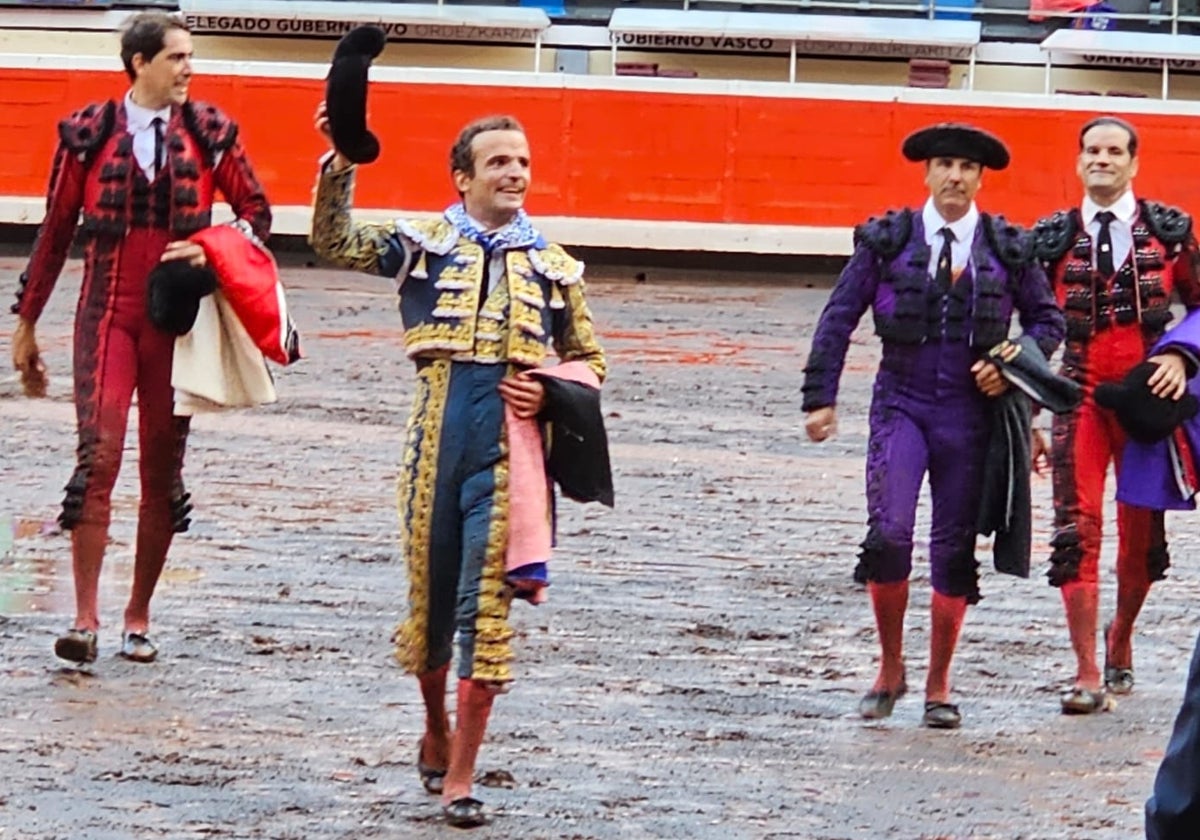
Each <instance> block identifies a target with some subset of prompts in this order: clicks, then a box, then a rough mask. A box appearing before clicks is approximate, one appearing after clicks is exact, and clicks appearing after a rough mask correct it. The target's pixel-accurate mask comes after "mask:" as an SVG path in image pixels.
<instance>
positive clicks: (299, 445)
mask: <svg viewBox="0 0 1200 840" xmlns="http://www.w3.org/2000/svg"><path fill="white" fill-rule="evenodd" d="M20 268H21V262H20V261H19V260H17V259H4V260H2V261H0V271H2V272H3V275H4V276H6V277H8V278H13V281H12V282H9V281H6V282H5V284H4V286H3V289H2V290H0V291H3V293H4V295H5V297H7V296H8V295H10V294H11V292H12V291H13V283H14V282H15V278H16V276H17V273H18V272H19V270H20ZM79 273H80V269H79V264H78V263H77V262H74V261H73V262H71V263H69V264H68V271H67V274H66V275H65V276H64V279H63V280H62V282H61V284H60V288H59V289H58V291H57V293H56V295H55V297H54V299H53V301H52V304H51V307H50V309H49V310H48V311H47V312H46V315H45V317H44V318H43V320H42V322H41V325H40V327H39V336H40V338H41V341H42V344H43V349H44V351H45V355H46V357H47V360H48V362H49V365H50V367H51V374H52V377H53V379H52V382H51V393H50V398H49V399H46V400H38V401H32V400H27V399H24V398H23V397H20V396H18V389H17V384H16V381H15V379H14V378H13V377H11V376H10V375H9V373H7V372H5V373H3V374H0V432H2V442H3V458H2V459H0V674H2V675H3V677H2V679H0V779H2V780H3V782H2V784H0V838H2V840H52V838H53V839H54V840H57V839H58V838H72V840H141V838H172V840H174V838H255V839H256V840H257V838H270V840H285V838H304V839H305V840H333V838H415V839H417V840H420V838H432V837H445V836H457V832H456V830H454V829H451V828H449V827H447V826H445V825H444V823H443V822H442V820H441V817H440V815H439V807H438V805H437V802H436V800H435V799H433V798H431V797H428V796H427V795H426V794H425V793H424V792H423V791H422V789H421V787H420V785H419V783H418V781H417V776H416V772H415V769H414V767H413V759H414V756H415V753H416V745H417V738H418V735H419V733H420V731H421V727H422V713H421V707H420V703H419V700H418V695H417V692H416V689H415V684H414V683H413V681H411V680H410V679H407V678H405V677H404V676H403V675H402V674H401V673H400V671H399V670H398V668H397V667H396V666H395V665H394V663H393V661H392V659H391V657H390V648H389V643H388V638H389V634H390V632H391V629H392V627H393V625H394V624H395V622H396V620H397V618H398V616H399V614H400V611H401V609H402V602H403V595H404V581H403V570H402V567H401V564H400V562H399V557H398V549H397V544H396V533H397V528H396V521H395V518H396V514H395V504H394V482H395V474H396V468H397V462H398V459H399V454H400V453H399V447H400V440H401V428H402V424H403V422H404V418H405V415H406V412H407V408H408V400H409V395H410V389H411V384H412V371H411V363H409V362H407V361H405V359H404V358H403V356H402V353H401V351H400V350H399V342H400V329H399V324H398V315H397V313H396V311H395V309H396V307H395V302H394V295H393V293H392V291H391V289H390V285H389V284H388V283H387V282H386V281H381V280H377V279H373V278H369V277H361V276H356V275H351V274H346V273H342V272H335V271H325V270H314V269H309V268H305V267H295V268H288V269H287V270H286V271H285V279H286V281H287V284H288V286H289V288H290V303H291V306H292V308H293V312H294V314H295V317H296V320H297V322H298V323H299V325H300V327H301V330H302V332H303V334H304V337H305V349H306V352H307V356H308V357H307V358H306V359H305V360H304V361H303V362H301V363H300V364H298V365H295V366H294V367H292V368H290V369H287V370H282V371H279V372H278V387H279V392H280V397H281V398H280V401H279V403H278V404H277V405H274V406H271V407H269V408H265V409H261V410H256V411H252V412H238V413H231V414H226V415H220V416H205V417H202V418H199V419H198V420H197V422H196V423H195V425H194V426H193V433H192V437H191V446H190V450H189V458H188V465H187V477H188V483H189V489H190V490H191V491H192V493H193V495H194V501H195V502H196V511H195V513H194V514H193V520H194V522H193V526H192V531H191V532H190V533H189V534H187V535H185V536H183V537H181V538H179V539H177V541H176V543H175V547H174V548H173V550H172V554H171V558H170V561H169V565H168V569H167V571H166V573H165V576H164V579H163V582H162V585H161V587H160V590H159V593H158V596H157V598H156V601H155V606H156V613H155V619H156V620H155V627H154V629H155V635H156V639H157V640H158V642H159V644H160V646H161V648H162V656H161V658H160V661H159V662H157V663H156V664H153V665H149V666H143V665H134V664H131V663H128V662H125V661H123V660H121V659H119V658H117V657H116V656H115V655H114V654H115V650H116V647H117V644H118V641H119V632H120V615H121V609H122V607H123V603H124V597H125V594H126V592H127V587H128V580H129V574H130V564H131V552H132V548H131V541H132V536H133V522H134V519H135V514H136V498H137V490H136V470H135V469H134V467H133V463H134V449H133V443H134V440H135V434H131V435H130V436H129V439H128V445H129V446H130V450H129V452H128V453H127V458H128V460H127V466H126V468H125V470H124V471H123V474H122V476H121V480H120V482H119V484H118V487H117V493H116V496H115V513H114V527H113V531H112V544H111V548H110V553H109V560H108V562H107V565H106V567H105V573H104V578H103V581H102V592H101V595H102V607H103V617H104V621H105V628H104V629H103V630H102V632H101V637H100V641H101V655H100V660H99V661H98V662H97V663H96V664H95V666H94V667H92V668H90V669H89V670H87V671H77V670H73V669H67V668H63V667H61V663H59V662H57V661H56V660H55V659H54V657H53V655H52V653H51V646H52V642H53V639H54V637H55V635H56V634H57V633H58V632H59V631H61V630H62V629H64V628H66V627H67V626H68V624H69V623H70V620H71V613H72V597H71V583H70V560H69V544H68V540H67V538H66V537H65V536H64V535H63V534H62V533H60V532H58V531H57V530H56V528H55V527H54V524H53V522H54V517H55V515H56V513H57V509H58V503H59V500H60V493H61V489H60V488H61V487H62V485H63V484H64V482H65V480H66V478H67V476H68V474H69V472H70V468H71V465H72V458H73V451H74V412H73V408H72V404H71V401H70V379H69V371H70V366H69V365H70V360H69V355H70V342H69V324H70V320H71V312H72V310H73V306H74V300H75V296H76V294H77V290H78V285H79ZM826 294H827V292H826V291H824V290H821V289H804V288H798V287H796V286H789V285H769V284H758V285H754V284H744V283H737V284H733V283H693V282H670V283H662V282H655V281H654V280H653V279H652V280H651V281H650V282H648V283H634V282H632V281H626V280H623V279H619V278H616V279H604V278H599V279H594V280H593V282H592V285H591V287H590V298H591V301H592V307H593V309H594V312H595V315H596V319H597V322H598V324H599V327H600V333H601V336H602V338H603V339H604V342H605V344H606V347H607V349H608V351H609V353H610V357H611V363H612V376H611V380H610V383H609V385H608V387H607V389H606V391H605V397H604V399H605V410H606V414H607V422H608V430H609V435H610V439H611V443H612V451H613V457H614V469H615V473H616V481H617V490H618V505H617V508H616V510H615V511H609V510H607V509H603V508H600V507H598V506H586V507H582V506H579V505H575V504H572V503H564V504H563V505H562V506H561V508H560V514H561V519H560V528H559V537H560V547H559V550H558V552H557V555H556V559H555V561H554V563H553V565H552V574H553V587H552V589H551V597H550V601H549V603H548V604H546V605H544V606H540V607H536V608H534V607H529V606H528V605H525V604H518V605H517V606H516V607H515V608H514V621H515V626H516V628H517V630H518V638H517V639H516V650H517V655H518V660H517V662H516V669H517V675H518V682H517V683H516V685H515V686H514V689H513V691H512V692H511V693H510V694H509V695H508V696H506V697H503V698H501V700H500V701H499V703H498V706H497V712H496V714H495V716H494V718H493V721H494V722H493V726H492V729H491V732H490V736H489V739H488V741H487V742H486V744H485V746H484V750H483V753H482V756H481V762H480V772H481V786H480V787H479V788H478V794H479V795H480V796H481V797H482V798H483V799H485V800H486V801H487V803H488V805H489V807H490V809H491V814H492V823H491V825H490V826H489V827H486V828H483V829H479V830H477V831H476V832H475V835H474V836H477V837H494V838H577V839H578V840H583V838H606V839H607V838H622V840H626V839H627V838H694V839H695V840H700V838H719V839H720V840H727V838H804V840H851V838H853V839H854V840H857V839H858V838H902V839H903V840H910V839H913V838H927V840H933V838H955V839H956V840H957V838H1005V840H1008V839H1009V838H1012V839H1013V840H1015V838H1039V839H1040V838H1101V839H1102V840H1128V839H1129V838H1135V837H1138V836H1140V833H1141V826H1142V807H1143V802H1144V800H1145V798H1146V796H1147V794H1148V793H1149V790H1150V787H1151V782H1152V779H1153V775H1154V771H1155V768H1156V766H1157V763H1158V760H1159V759H1160V757H1161V755H1162V750H1163V747H1164V746H1165V743H1166V739H1167V736H1168V734H1169V732H1170V726H1171V723H1172V721H1173V719H1174V714H1175V711H1176V708H1177V705H1178V702H1179V699H1180V697H1181V695H1182V687H1183V681H1184V677H1185V675H1186V669H1187V663H1188V659H1189V656H1190V651H1191V647H1192V643H1193V640H1194V638H1195V634H1196V630H1197V625H1198V624H1200V608H1198V607H1197V604H1198V603H1200V570H1198V569H1197V564H1196V562H1195V560H1196V558H1197V557H1198V556H1200V553H1198V552H1197V542H1198V540H1197V534H1198V533H1200V517H1198V516H1195V515H1188V514H1179V515H1173V516H1171V517H1170V518H1169V519H1168V528H1169V531H1170V538H1171V549H1172V555H1173V559H1174V563H1175V565H1174V566H1173V568H1172V570H1171V576H1170V581H1169V582H1168V583H1167V584H1164V585H1161V586H1159V587H1157V588H1156V589H1155V591H1154V592H1153V593H1152V595H1151V598H1150V602H1149V604H1148V606H1147V608H1146V610H1145V612H1144V615H1143V620H1142V622H1141V624H1140V628H1139V635H1138V637H1137V639H1136V666H1137V680H1138V681H1137V689H1136V693H1135V694H1133V695H1132V696H1131V697H1128V698H1124V699H1122V701H1121V703H1120V705H1119V707H1118V708H1117V710H1116V711H1115V712H1113V713H1111V714H1105V715H1100V716H1094V717H1090V718H1088V717H1084V718H1065V717H1063V716H1062V715H1060V714H1059V710H1058V700H1057V696H1058V693H1059V691H1060V690H1061V688H1062V687H1063V686H1064V685H1065V684H1066V683H1067V682H1068V681H1069V679H1070V677H1071V675H1072V673H1073V665H1072V664H1071V656H1070V649H1069V645H1068V642H1067V637H1066V632H1065V629H1064V626H1063V621H1062V617H1061V607H1060V602H1059V599H1058V594H1057V592H1056V591H1055V590H1053V589H1051V588H1050V587H1049V586H1047V585H1046V584H1045V582H1044V578H1043V577H1042V572H1043V570H1044V568H1045V556H1046V551H1045V542H1046V540H1047V539H1048V538H1049V514H1048V511H1049V492H1050V488H1049V482H1048V481H1046V480H1040V481H1037V482H1035V489H1034V493H1035V497H1034V498H1035V507H1036V523H1035V524H1036V527H1037V531H1036V537H1035V539H1036V542H1037V544H1036V545H1035V576H1034V577H1033V578H1031V579H1030V580H1020V579H1015V578H1005V577H1001V576H998V575H996V574H995V573H994V572H992V571H991V570H990V568H989V567H988V566H989V563H990V560H989V554H988V551H987V549H988V548H989V546H988V545H987V544H986V543H981V545H980V558H981V560H983V561H984V565H985V569H984V578H983V582H982V585H983V591H984V596H985V597H984V601H983V602H982V604H980V605H979V607H977V608H975V609H973V610H972V611H971V612H970V614H969V616H968V620H967V625H966V628H965V631H964V634H963V639H962V644H961V647H960V651H959V656H958V659H957V661H956V668H955V683H956V698H957V700H958V701H959V702H960V703H961V705H962V709H963V714H964V718H965V720H964V725H963V728H962V729H961V730H959V731H956V732H935V731H929V730H925V729H922V728H921V727H920V725H919V722H920V715H921V696H920V695H921V692H920V691H919V690H917V691H915V692H914V693H912V694H910V695H909V696H908V697H906V698H904V699H903V700H901V702H900V703H899V704H898V706H897V709H896V714H895V715H894V717H892V718H891V719H890V720H888V721H886V722H884V723H880V724H868V723H865V722H863V721H861V720H859V719H858V718H857V717H856V715H855V706H856V703H857V700H858V698H859V696H860V695H861V694H862V692H863V691H865V690H866V689H867V688H868V687H869V684H870V682H871V680H872V678H873V676H874V668H875V654H876V647H875V641H874V630H873V625H872V619H871V614H870V611H869V609H868V604H867V600H866V596H865V594H864V592H863V591H862V590H861V588H859V587H857V586H856V585H855V584H854V583H853V582H852V580H851V569H852V567H853V563H854V555H855V552H856V547H857V544H858V542H859V541H860V540H861V538H862V536H863V531H864V527H863V522H864V516H865V514H864V510H863V498H862V490H861V487H862V478H861V473H862V464H863V454H864V449H865V442H866V420H865V417H866V409H867V400H868V395H869V383H870V375H871V372H872V370H873V366H874V363H875V361H876V359H877V357H878V346H877V343H876V342H875V340H874V339H873V338H871V337H870V335H869V330H868V329H865V328H864V329H861V330H860V331H859V333H858V334H857V335H856V339H855V342H854V344H853V346H852V350H851V355H850V359H849V363H848V365H847V371H846V374H845V377H844V380H843V388H842V396H841V401H840V403H841V404H840V419H841V430H840V434H839V435H838V437H837V438H836V439H834V440H833V441H831V442H829V443H827V444H824V445H815V444H811V443H809V442H807V440H806V439H805V437H804V433H803V419H802V416H801V414H800V410H799V402H800V400H799V388H800V367H801V365H802V363H803V360H804V358H805V355H806V353H807V349H808V343H809V340H810V338H811V335H812V331H813V327H814V325H815V321H816V317H817V315H818V313H819V309H820V306H821V304H822V302H823V300H824V297H825V296H826ZM868 320H869V319H868ZM11 325H12V321H11V320H5V321H4V322H3V326H2V328H0V352H2V355H3V367H4V370H5V371H7V366H8V338H9V335H10V334H11V333H10V331H11ZM1110 492H1111V491H1110ZM927 528H928V506H927V504H926V501H925V500H924V499H923V501H922V511H921V515H920V518H919V533H920V535H921V537H920V538H921V541H920V542H919V544H918V554H919V555H920V557H919V560H918V566H917V570H916V572H915V574H914V588H913V593H914V597H913V605H912V612H911V613H910V616H909V621H908V636H907V641H908V647H907V650H908V668H909V680H910V684H913V685H914V686H916V687H917V688H918V689H919V687H920V686H921V685H922V684H923V682H924V673H925V665H926V662H927V659H928V652H927V646H928V633H927V620H926V611H927V607H928V600H929V589H928V578H927V576H926V572H927V566H926V564H925V562H924V557H925V553H926V548H927V544H926V543H925V541H924V534H925V533H926V532H927ZM1112 563H1113V560H1112V552H1111V548H1110V549H1109V551H1108V553H1107V554H1106V557H1105V561H1104V568H1105V589H1104V593H1103V597H1104V610H1105V614H1109V613H1111V610H1112V606H1113V601H1114V597H1115V593H1114V591H1113V586H1114V583H1113V579H1112Z"/></svg>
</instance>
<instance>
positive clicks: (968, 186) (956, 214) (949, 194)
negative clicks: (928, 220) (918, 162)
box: [925, 157, 983, 222]
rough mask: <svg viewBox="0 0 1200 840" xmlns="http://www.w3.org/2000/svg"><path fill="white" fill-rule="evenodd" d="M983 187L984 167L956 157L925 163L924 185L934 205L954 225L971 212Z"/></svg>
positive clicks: (936, 158) (940, 158)
mask: <svg viewBox="0 0 1200 840" xmlns="http://www.w3.org/2000/svg"><path fill="white" fill-rule="evenodd" d="M982 184H983V166H982V165H981V164H979V163H978V162H976V161H973V160H968V159H967V158H959V157H935V158H932V159H930V160H929V161H928V162H926V164H925V186H927V187H929V195H930V196H932V197H933V206H934V207H936V208H937V211H938V213H939V214H941V217H942V218H943V219H945V220H946V221H947V222H957V221H958V220H959V219H961V218H962V217H963V216H965V215H967V211H968V210H970V209H971V202H972V201H974V200H975V193H977V192H979V187H980V186H981V185H982Z"/></svg>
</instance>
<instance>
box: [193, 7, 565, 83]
mask: <svg viewBox="0 0 1200 840" xmlns="http://www.w3.org/2000/svg"><path fill="white" fill-rule="evenodd" d="M179 11H180V12H182V13H183V14H184V15H186V16H187V17H188V19H189V20H192V19H195V18H210V19H217V18H222V17H230V18H243V19H245V18H250V19H254V20H255V21H257V22H259V25H261V26H266V27H268V29H267V31H265V32H263V33H262V34H294V35H301V34H304V33H305V30H304V27H303V26H302V25H296V24H297V23H303V22H305V21H307V22H311V23H312V24H314V25H317V24H319V25H321V26H322V27H323V28H322V33H323V34H327V33H326V29H328V28H329V27H337V26H341V27H343V28H344V29H346V30H347V31H349V29H350V28H352V27H354V26H358V25H362V24H374V25H376V26H379V27H380V28H382V29H383V30H384V31H385V32H388V33H389V35H391V34H392V33H393V32H396V31H401V32H403V31H411V30H418V31H419V30H420V29H422V28H424V29H427V30H430V31H436V32H437V33H438V34H439V35H441V36H444V35H445V33H448V32H449V33H453V32H455V31H459V32H461V33H462V35H463V36H464V38H469V39H470V40H479V39H480V38H486V37H487V36H488V33H493V34H494V36H495V37H497V38H511V36H512V34H513V33H514V32H518V33H525V34H526V36H527V37H529V38H531V40H532V41H533V72H535V73H540V72H541V69H542V38H543V36H544V35H545V32H546V30H547V29H549V28H550V18H549V16H547V14H546V12H545V10H544V9H542V8H537V7H532V8H531V7H527V6H469V5H468V6H458V5H453V6H452V5H445V4H442V3H436V4H434V3H389V2H346V0H179Z"/></svg>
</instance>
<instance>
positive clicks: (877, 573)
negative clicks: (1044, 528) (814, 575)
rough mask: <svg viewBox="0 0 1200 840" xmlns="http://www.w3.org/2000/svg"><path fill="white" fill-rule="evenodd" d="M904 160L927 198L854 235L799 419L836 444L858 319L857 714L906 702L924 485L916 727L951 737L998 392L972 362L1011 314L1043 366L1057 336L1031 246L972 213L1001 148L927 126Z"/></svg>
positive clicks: (967, 132) (961, 129) (817, 339)
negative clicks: (864, 353) (866, 650)
mask: <svg viewBox="0 0 1200 840" xmlns="http://www.w3.org/2000/svg"><path fill="white" fill-rule="evenodd" d="M902 152H903V154H904V156H905V157H906V158H907V159H908V160H910V161H913V162H924V164H925V184H926V186H927V187H928V188H929V199H928V200H927V201H926V202H925V205H924V206H923V207H922V208H920V209H918V210H911V209H904V210H900V211H892V212H889V213H887V214H886V215H884V216H883V217H879V218H873V219H871V220H869V221H867V222H866V223H865V224H863V225H860V226H859V227H858V228H857V229H856V230H855V237H854V241H855V248H854V255H853V257H852V258H851V260H850V262H849V264H848V265H847V266H846V268H845V270H844V271H843V272H842V274H841V277H839V278H838V282H837V286H836V287H835V288H834V290H833V293H832V294H831V295H830V298H829V302H828V303H827V304H826V306H825V310H824V312H823V313H822V314H821V319H820V322H819V323H818V325H817V332H816V335H815V336H814V337H813V343H812V352H811V354H810V355H809V358H808V363H807V365H806V367H805V371H804V373H805V379H804V388H803V393H804V402H803V410H804V411H805V412H806V413H807V415H808V417H807V420H806V428H807V432H808V436H809V437H810V438H811V439H812V440H814V441H823V440H825V439H826V438H828V437H829V436H830V435H831V434H833V433H834V431H835V430H836V427H837V414H836V404H837V388H838V380H839V378H840V376H841V372H842V366H843V364H844V361H845V356H846V349H847V346H848V344H849V341H850V335H851V333H852V332H853V331H854V329H855V327H856V326H857V325H858V322H859V320H860V319H861V318H862V316H863V314H864V313H865V312H866V310H867V309H868V308H870V309H872V311H873V315H874V319H875V332H876V334H877V335H878V336H879V337H880V338H881V339H882V340H883V357H882V361H881V364H880V369H879V373H878V375H877V377H876V379H875V388H874V396H873V399H872V404H871V413H870V428H871V431H870V441H869V444H868V450H867V470H866V472H867V482H866V483H867V512H868V520H867V536H866V539H865V540H864V541H863V543H862V551H861V553H860V554H859V563H858V568H857V569H856V570H855V579H856V580H858V581H860V582H865V583H866V584H867V588H868V591H869V593H870V596H871V602H872V605H873V608H874V611H875V623H876V627H877V629H878V632H879V642H880V647H881V652H882V656H881V661H880V668H879V674H878V676H877V677H876V679H875V683H874V685H873V686H872V688H871V690H870V691H869V692H868V693H867V694H866V695H865V696H864V697H863V698H862V700H861V702H860V703H859V712H860V714H861V715H862V716H863V717H864V718H866V719H879V718H885V717H887V716H889V715H890V714H891V713H892V708H893V706H894V705H895V702H896V700H897V699H898V698H899V697H901V696H902V695H903V694H904V693H905V692H906V691H907V684H906V679H905V669H904V658H903V628H904V614H905V611H906V610H907V607H908V578H909V574H910V572H911V570H912V551H913V528H914V522H915V518H916V507H917V497H918V494H919V491H920V487H921V482H922V480H923V478H924V476H925V474H926V473H928V474H929V483H930V489H931V494H932V499H933V527H932V531H931V534H930V577H931V579H932V585H933V602H932V627H931V633H930V665H929V675H928V678H927V680H926V683H925V714H924V717H923V723H924V725H925V726H929V727H932V728H939V729H953V728H956V727H958V726H959V724H960V723H961V720H962V718H961V714H960V712H959V709H958V707H957V706H956V705H954V704H953V703H951V702H950V663H951V660H952V658H953V656H954V649H955V646H956V645H957V643H958V635H959V631H960V630H961V628H962V623H963V619H964V617H965V615H966V609H967V605H968V604H972V603H976V602H977V601H978V600H979V580H978V566H979V564H978V563H977V562H976V560H975V534H976V520H977V517H978V513H979V500H980V495H981V489H982V476H983V468H984V457H985V454H986V449H987V440H988V434H989V416H990V412H989V399H990V398H993V397H997V396H999V395H1000V394H1002V393H1003V392H1004V391H1005V390H1006V389H1007V387H1008V385H1007V383H1006V381H1005V380H1004V379H1003V378H1002V376H1001V375H1000V372H999V370H998V369H997V368H996V366H995V365H994V364H992V363H991V362H988V361H985V355H986V353H987V352H988V350H990V349H991V348H992V347H994V346H995V345H997V344H999V343H1001V342H1003V341H1005V340H1006V339H1007V338H1008V334H1009V329H1010V325H1011V321H1012V316H1013V313H1014V311H1015V312H1016V313H1017V315H1018V317H1019V319H1020V323H1021V327H1022V329H1023V330H1024V331H1025V333H1026V334H1027V335H1029V336H1030V337H1031V338H1033V339H1034V340H1035V341H1036V342H1037V344H1038V346H1039V348H1040V349H1041V350H1042V352H1043V353H1044V354H1045V355H1046V356H1047V357H1049V356H1050V354H1051V353H1053V352H1054V350H1055V348H1056V347H1057V346H1058V344H1059V342H1061V341H1062V338H1063V334H1064V325H1063V316H1062V313H1061V312H1060V311H1059V309H1058V306H1057V305H1056V303H1055V300H1054V295H1053V293H1052V292H1051V290H1050V285H1049V283H1048V282H1047V280H1046V276H1045V274H1044V273H1043V271H1042V269H1041V268H1040V267H1039V266H1038V264H1037V263H1036V261H1035V260H1034V258H1033V250H1032V244H1033V243H1032V239H1031V238H1030V236H1029V235H1028V234H1027V233H1026V232H1025V231H1023V230H1021V229H1020V228H1018V227H1016V226H1014V225H1011V224H1009V223H1008V222H1006V221H1005V220H1004V219H1003V218H1002V217H1000V216H989V215H987V214H984V213H980V212H979V210H978V208H977V207H976V205H975V195H976V193H977V192H978V191H979V188H980V186H981V185H982V182H983V170H984V168H989V169H997V170H999V169H1003V168H1004V167H1006V166H1007V165H1008V162H1009V153H1008V149H1007V148H1006V147H1005V146H1004V144H1003V143H1002V142H1001V141H1000V140H999V139H998V138H996V137H994V136H992V135H991V134H988V133H987V132H985V131H982V130H980V129H977V128H974V127H972V126H965V125H955V124H940V125H935V126H930V127H928V128H925V129H922V130H920V131H917V132H916V133H914V134H912V135H910V136H909V137H908V138H907V139H906V140H905V141H904V145H903V147H902Z"/></svg>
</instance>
